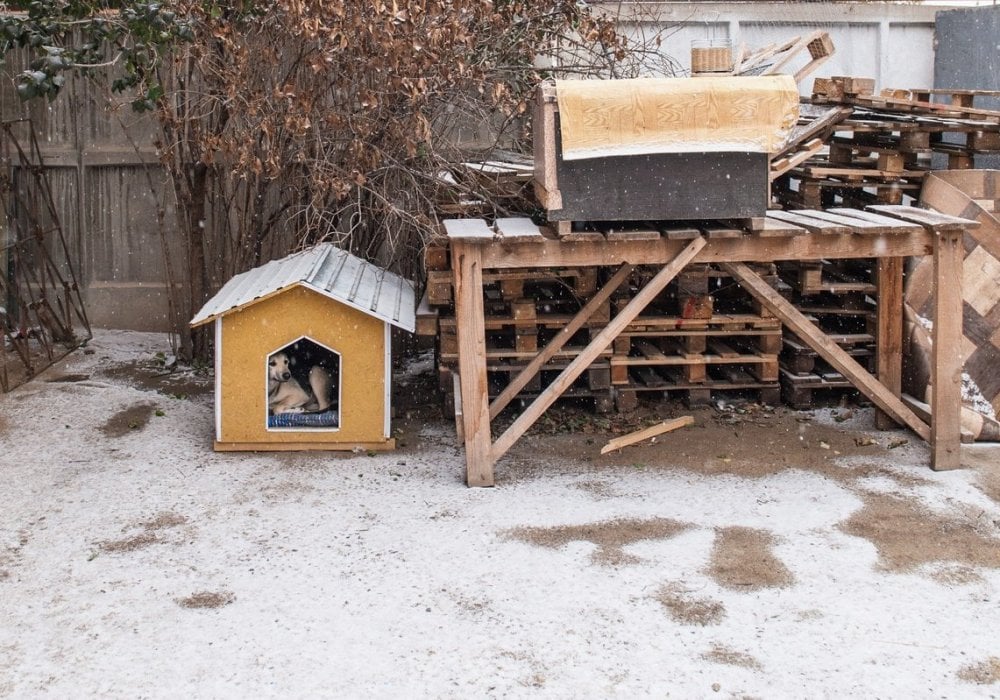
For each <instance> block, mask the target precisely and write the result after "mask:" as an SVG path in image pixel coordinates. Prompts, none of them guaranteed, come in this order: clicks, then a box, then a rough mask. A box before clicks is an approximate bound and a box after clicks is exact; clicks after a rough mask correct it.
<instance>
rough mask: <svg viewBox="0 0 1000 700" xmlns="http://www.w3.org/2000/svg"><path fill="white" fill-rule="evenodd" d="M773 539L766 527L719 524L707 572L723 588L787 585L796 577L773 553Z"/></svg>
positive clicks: (736, 588) (756, 587)
mask: <svg viewBox="0 0 1000 700" xmlns="http://www.w3.org/2000/svg"><path fill="white" fill-rule="evenodd" d="M774 543H775V539H774V536H773V535H772V534H771V533H769V532H767V531H765V530H755V529H753V528H749V527H724V528H719V529H718V530H716V537H715V545H714V546H713V547H712V559H711V561H710V562H709V565H708V570H707V572H706V573H707V574H708V575H709V576H711V577H712V578H713V579H714V580H715V582H716V583H718V584H719V585H720V586H722V587H723V588H729V589H731V590H737V591H752V590H759V589H761V588H785V587H787V586H790V585H792V583H794V581H795V579H794V577H793V576H792V573H791V572H790V571H789V570H788V569H787V568H786V567H785V565H784V564H783V563H782V562H781V560H779V559H778V558H777V557H776V556H774V552H773V551H772V547H773V546H774Z"/></svg>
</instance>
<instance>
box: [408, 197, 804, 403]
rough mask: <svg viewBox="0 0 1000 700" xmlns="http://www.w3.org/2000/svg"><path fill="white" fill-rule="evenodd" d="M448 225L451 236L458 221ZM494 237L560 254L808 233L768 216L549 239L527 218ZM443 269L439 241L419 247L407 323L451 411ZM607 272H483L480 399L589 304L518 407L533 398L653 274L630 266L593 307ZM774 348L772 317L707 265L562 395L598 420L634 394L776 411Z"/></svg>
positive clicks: (453, 333) (765, 269) (502, 224)
mask: <svg viewBox="0 0 1000 700" xmlns="http://www.w3.org/2000/svg"><path fill="white" fill-rule="evenodd" d="M449 223H450V225H452V226H454V225H459V224H460V223H461V222H454V221H453V222H449ZM477 223H479V224H480V225H481V222H477ZM740 225H742V226H743V227H745V228H741V227H740ZM493 228H494V230H495V232H496V237H497V240H499V241H503V240H505V239H512V238H516V236H517V235H518V232H519V231H520V230H527V229H531V230H532V231H541V232H542V234H543V235H544V236H546V237H548V238H551V239H558V240H561V241H566V242H570V243H571V242H587V241H621V242H623V243H625V242H630V241H631V242H641V241H653V240H656V241H659V240H661V239H667V240H686V239H692V238H695V237H698V236H704V237H706V238H710V239H744V238H746V237H751V236H752V237H759V238H762V239H765V238H774V239H779V238H782V237H787V236H793V235H801V234H804V233H805V232H806V230H805V229H803V228H801V227H799V226H796V225H792V224H789V223H787V222H785V221H782V220H780V219H778V218H773V217H771V216H766V217H761V218H760V220H748V221H745V222H741V224H739V225H738V224H735V223H734V222H726V221H702V222H687V223H684V224H677V223H671V224H652V223H648V224H645V225H637V224H632V225H628V226H623V225H619V224H609V223H604V224H596V225H591V226H589V227H580V226H576V227H574V228H575V229H576V230H570V231H568V232H566V233H564V234H563V235H560V234H559V228H560V227H557V226H551V227H541V228H540V229H539V227H537V226H535V224H533V223H532V222H531V221H530V220H528V219H499V220H497V221H495V222H494V223H493ZM451 262H452V261H451V259H450V251H449V249H448V246H447V239H446V238H445V237H443V236H442V237H441V238H439V239H437V240H435V241H433V242H432V243H431V244H430V245H429V246H428V247H427V249H426V251H425V265H426V267H427V269H428V273H427V274H428V284H427V289H426V291H425V294H424V297H423V300H422V302H421V305H420V309H419V311H418V322H417V332H418V334H421V335H424V336H427V337H433V338H435V339H436V348H437V358H438V367H439V381H440V387H441V390H442V392H443V393H444V395H445V405H446V407H448V408H449V409H450V407H451V406H452V401H453V396H454V387H455V378H454V372H455V369H456V366H457V351H458V339H457V322H456V319H455V314H454V305H453V301H454V290H453V289H452V280H453V273H452V271H451ZM756 267H757V269H758V271H759V272H762V273H763V274H764V275H765V277H766V278H767V279H769V280H770V281H771V282H772V283H773V284H774V285H779V284H780V279H779V277H778V275H777V270H776V268H775V266H774V265H773V264H760V265H757V266H756ZM614 273H615V270H614V269H612V268H598V267H587V268H544V269H538V268H534V269H531V270H521V269H512V270H511V269H508V270H489V269H486V270H484V271H483V281H484V290H483V306H484V312H485V328H486V356H487V370H488V379H489V392H490V395H491V396H497V395H498V394H499V393H500V392H501V391H502V390H503V389H504V388H505V387H506V386H507V384H508V383H509V382H510V380H511V378H512V377H513V376H515V375H517V374H518V373H519V372H520V371H521V370H522V369H523V368H524V367H525V366H526V365H527V364H528V363H529V362H530V361H531V359H532V358H533V357H534V356H535V355H536V354H537V351H538V350H540V349H542V348H543V347H545V346H546V345H547V344H548V343H549V342H550V341H551V340H552V339H553V338H554V337H555V336H556V335H557V334H558V333H559V332H560V331H561V330H562V329H563V328H565V327H566V326H567V325H568V324H570V322H571V320H572V319H573V317H574V315H575V314H576V313H577V312H578V311H579V310H580V309H581V308H583V307H584V306H586V305H588V304H593V303H594V302H595V301H596V302H597V305H596V307H595V309H594V311H593V313H591V314H590V315H589V316H588V317H587V319H586V321H585V322H584V323H582V324H580V325H579V328H578V329H577V330H575V331H574V333H573V335H572V337H571V338H570V339H569V341H568V342H567V343H566V344H565V345H564V346H563V347H562V348H561V349H560V350H559V351H558V352H557V353H555V354H554V355H553V357H552V359H551V360H550V361H549V362H548V363H547V364H546V365H545V369H544V371H542V372H540V373H539V374H538V375H537V376H535V377H534V378H533V379H532V381H531V382H530V383H529V384H528V385H527V386H526V387H525V388H524V389H523V390H522V391H521V392H520V394H519V396H520V397H521V398H530V397H532V396H534V395H537V394H538V393H539V392H540V391H541V390H542V389H544V387H545V386H546V385H547V382H548V381H549V380H551V378H552V377H554V376H555V374H557V373H558V371H560V370H562V369H563V368H564V367H565V366H566V365H567V364H568V363H569V362H570V361H571V360H572V359H573V358H574V357H575V356H576V354H577V352H578V350H579V348H580V347H582V346H584V345H586V344H587V342H588V341H589V340H590V339H591V338H592V337H593V336H594V335H595V334H596V333H597V332H599V331H600V330H601V329H602V328H604V327H605V326H606V325H607V323H608V321H609V320H610V319H611V318H613V317H614V316H615V315H616V314H617V313H618V312H619V311H620V310H621V309H622V308H623V307H624V306H625V305H626V304H627V303H628V302H629V301H630V300H631V299H632V297H633V295H634V292H635V290H637V289H641V288H642V287H643V286H644V282H645V281H646V278H648V277H649V276H650V275H651V274H652V273H651V271H650V270H648V269H646V268H642V267H637V268H635V269H634V270H632V271H631V273H630V275H629V278H628V279H627V280H626V281H625V282H624V283H623V284H621V285H620V286H619V287H618V288H617V290H616V291H615V292H614V293H613V294H612V293H610V292H609V293H608V294H607V296H606V297H605V298H601V299H595V295H597V294H598V293H599V290H601V289H602V288H603V286H604V284H605V282H606V280H607V279H608V278H610V277H611V276H612V275H613V274H614ZM781 349H782V330H781V324H780V322H779V321H778V320H777V319H776V318H774V317H773V316H772V315H771V314H770V313H768V312H767V311H766V310H764V309H762V308H761V307H760V306H759V305H758V304H756V303H755V302H753V301H752V299H751V297H750V296H749V295H747V294H746V293H745V292H743V290H742V289H741V288H739V287H738V286H737V285H736V284H734V283H733V282H732V280H730V279H729V278H728V277H726V276H725V275H724V274H723V273H722V272H720V271H719V270H718V269H716V268H715V267H714V266H710V265H698V266H692V267H690V268H688V269H686V270H685V271H684V272H682V273H681V274H680V275H679V276H678V278H677V279H676V280H675V281H674V282H672V283H671V284H670V285H669V286H668V287H667V289H666V290H665V291H664V292H662V293H661V294H660V295H659V296H658V297H657V298H656V299H655V300H654V301H653V302H652V303H651V304H650V305H649V306H648V307H647V309H646V310H645V311H644V312H643V313H642V314H641V315H640V316H639V317H638V318H636V319H635V320H633V321H632V322H631V323H630V324H628V326H627V327H626V328H625V330H624V332H623V333H622V334H621V335H620V336H619V337H618V338H617V339H616V340H615V341H614V342H613V343H612V344H611V346H610V347H608V348H607V349H606V351H604V352H603V353H602V354H601V355H600V356H599V357H598V358H596V359H595V361H594V362H592V363H591V365H590V366H589V368H588V370H587V371H586V372H585V373H584V374H583V375H582V376H581V378H580V379H579V380H577V382H576V383H575V384H574V386H573V388H572V389H571V390H570V391H569V392H567V393H566V394H565V396H568V397H577V398H580V397H587V398H590V399H592V400H593V402H594V406H595V407H596V409H597V410H598V411H608V410H612V409H614V408H617V409H619V410H627V409H630V408H633V407H634V406H635V405H636V403H637V401H638V395H639V394H641V393H645V394H649V393H654V392H655V393H660V394H663V393H673V394H676V395H679V397H681V398H684V399H685V400H686V401H688V402H689V403H692V404H700V403H705V402H707V401H709V400H710V399H711V398H712V396H713V395H715V394H717V393H718V392H723V391H725V392H730V391H741V392H746V391H750V392H752V395H753V396H754V397H755V398H757V399H759V400H760V401H762V402H765V403H777V402H778V401H779V398H780V385H779V382H778V380H779V374H778V354H779V353H780V352H781Z"/></svg>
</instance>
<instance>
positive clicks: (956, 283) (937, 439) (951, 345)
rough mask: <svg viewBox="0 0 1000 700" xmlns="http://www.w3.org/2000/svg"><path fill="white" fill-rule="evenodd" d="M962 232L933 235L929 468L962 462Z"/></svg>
mask: <svg viewBox="0 0 1000 700" xmlns="http://www.w3.org/2000/svg"><path fill="white" fill-rule="evenodd" d="M963 236H964V231H961V230H959V231H953V230H949V231H939V232H938V233H937V235H935V237H934V329H933V331H932V338H933V347H932V350H931V385H932V386H933V387H934V392H933V394H932V396H931V467H932V468H933V469H957V468H958V467H960V466H961V415H962V366H963V358H962V262H963V259H964V257H965V249H964V247H963V245H962V237H963Z"/></svg>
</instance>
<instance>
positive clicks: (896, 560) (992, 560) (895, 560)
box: [840, 494, 1000, 572]
mask: <svg viewBox="0 0 1000 700" xmlns="http://www.w3.org/2000/svg"><path fill="white" fill-rule="evenodd" d="M861 497H862V498H863V499H864V501H865V507H864V508H862V509H861V510H859V511H858V512H856V513H855V514H854V515H853V516H852V517H851V518H850V519H849V520H847V521H846V522H844V523H842V524H841V525H840V529H841V530H843V531H844V532H846V533H847V534H849V535H853V536H855V537H862V538H864V539H866V540H868V541H869V542H871V543H872V544H873V545H875V548H876V549H877V550H878V554H879V561H880V563H881V565H882V566H883V567H884V568H885V569H887V570H889V571H897V572H901V571H911V570H913V569H915V568H917V567H919V566H921V565H922V564H929V563H934V562H957V563H959V564H967V565H969V566H984V567H989V568H1000V538H997V537H995V536H992V535H991V534H987V533H988V532H990V531H992V532H997V528H998V527H1000V524H998V523H993V522H988V523H987V522H983V521H982V520H981V519H980V518H978V517H976V514H974V513H972V512H969V513H968V514H967V515H966V517H957V516H956V517H947V516H944V515H939V514H937V513H933V512H931V511H929V510H927V509H926V508H923V507H921V506H920V505H919V504H917V503H915V502H913V501H912V500H908V499H902V498H897V497H895V496H890V495H886V494H862V495H861Z"/></svg>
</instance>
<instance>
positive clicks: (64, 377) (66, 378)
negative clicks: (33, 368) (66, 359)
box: [45, 373, 90, 384]
mask: <svg viewBox="0 0 1000 700" xmlns="http://www.w3.org/2000/svg"><path fill="white" fill-rule="evenodd" d="M88 379H90V375H89V374H69V373H65V374H53V375H51V376H47V377H46V378H45V381H47V382H49V383H51V384H64V383H72V382H85V381H87V380H88Z"/></svg>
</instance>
